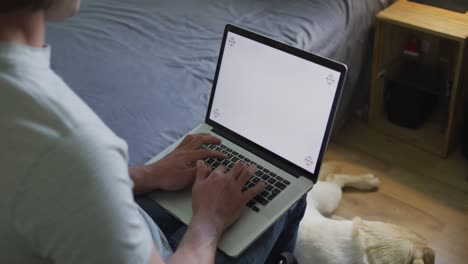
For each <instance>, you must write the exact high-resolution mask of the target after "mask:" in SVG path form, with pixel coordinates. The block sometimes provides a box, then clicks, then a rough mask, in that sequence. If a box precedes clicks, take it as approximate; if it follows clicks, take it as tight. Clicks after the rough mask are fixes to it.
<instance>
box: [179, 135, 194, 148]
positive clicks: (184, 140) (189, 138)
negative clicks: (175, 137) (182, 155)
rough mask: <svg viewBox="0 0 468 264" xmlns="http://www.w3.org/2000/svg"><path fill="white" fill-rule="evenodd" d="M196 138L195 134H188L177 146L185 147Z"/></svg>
mask: <svg viewBox="0 0 468 264" xmlns="http://www.w3.org/2000/svg"><path fill="white" fill-rule="evenodd" d="M193 139H194V136H193V135H187V136H185V138H184V139H183V140H182V142H180V144H179V146H177V148H181V147H184V146H186V145H187V144H188V143H189V142H190V141H192V140H193Z"/></svg>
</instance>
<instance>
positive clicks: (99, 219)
mask: <svg viewBox="0 0 468 264" xmlns="http://www.w3.org/2000/svg"><path fill="white" fill-rule="evenodd" d="M78 7H79V0H4V1H2V2H1V3H0V133H1V137H0V169H1V174H0V211H1V214H0V238H1V239H0V248H1V250H0V263H144V264H146V263H164V262H167V263H213V262H214V260H215V256H216V255H217V256H216V258H217V261H219V262H237V261H241V262H242V261H245V262H247V261H256V262H264V261H265V260H266V258H267V256H268V254H269V253H270V251H271V252H278V251H279V250H282V249H285V248H286V249H293V248H294V242H295V239H296V235H297V225H298V223H299V221H300V219H301V217H302V214H303V211H304V205H303V204H302V206H301V207H299V209H298V210H295V211H291V212H289V213H288V214H287V215H286V216H284V217H283V218H282V219H280V221H278V224H276V225H275V226H274V227H273V228H272V229H271V230H270V231H268V232H267V233H266V234H265V235H264V236H263V237H262V238H260V240H259V241H257V242H256V244H257V246H255V245H254V246H253V247H251V248H250V249H248V250H247V251H248V252H247V253H246V254H244V255H243V256H241V257H240V259H237V260H233V259H229V258H227V257H226V256H223V255H222V254H221V253H219V252H218V253H217V252H216V247H217V243H218V242H219V239H220V237H221V235H222V233H223V231H224V230H225V229H226V228H227V227H228V226H230V225H231V224H232V223H233V222H234V221H235V220H236V219H237V218H238V217H239V215H240V212H241V210H242V208H243V207H244V205H245V203H246V202H247V201H248V200H250V199H251V198H252V197H254V196H255V195H257V194H258V193H260V192H261V191H262V190H263V188H264V186H262V185H261V184H258V185H257V186H255V187H253V188H251V189H250V190H248V191H246V192H241V187H242V186H243V184H244V183H245V182H246V181H247V180H248V178H249V177H250V176H251V174H252V173H254V172H255V167H254V166H248V167H247V166H246V165H244V164H242V163H238V164H236V165H235V166H234V168H233V169H232V170H230V171H229V172H226V171H225V168H224V167H222V166H221V167H218V168H216V169H215V170H214V171H213V172H210V170H209V169H208V167H207V166H206V165H205V164H204V162H203V161H201V160H203V159H205V158H208V157H215V158H223V157H224V155H223V154H222V153H220V152H215V151H211V150H201V149H200V147H201V146H202V145H203V144H216V143H219V142H220V140H219V139H217V138H214V137H212V136H210V135H205V134H200V135H191V136H188V137H186V138H185V139H184V140H183V141H182V143H181V144H180V145H179V146H178V147H177V149H175V150H174V151H173V152H172V153H171V154H170V155H168V156H167V157H165V158H164V159H162V160H161V161H159V162H157V163H155V164H151V165H147V166H140V167H132V168H128V167H127V146H126V144H125V142H123V141H122V140H121V139H119V138H118V137H117V136H116V135H115V134H114V133H113V132H112V131H111V130H110V129H109V128H107V127H106V126H105V125H104V123H103V122H102V121H101V120H100V119H99V118H98V117H97V116H96V115H95V114H94V113H93V112H92V110H91V109H89V107H88V106H87V105H86V104H85V103H84V102H82V101H81V100H80V99H79V98H78V97H77V96H76V95H75V94H74V93H73V92H72V91H71V89H70V88H69V87H68V86H67V85H66V84H65V83H64V82H63V81H62V80H61V79H60V78H59V77H58V76H56V74H55V73H54V72H53V71H52V70H51V69H50V47H48V46H46V45H45V44H44V43H45V20H46V19H49V20H63V19H65V18H66V17H68V16H71V15H73V14H74V13H75V12H76V11H77V10H78ZM194 164H196V166H195V167H193V166H192V165H194ZM192 184H193V187H192V189H193V218H192V221H191V223H190V225H189V226H188V228H178V230H174V232H175V233H177V232H179V233H181V232H182V234H181V235H180V239H178V240H177V241H176V242H175V245H173V246H172V247H173V248H177V250H176V251H175V252H172V250H173V248H171V246H170V245H169V244H170V242H169V241H168V240H167V239H166V236H165V234H163V233H162V232H160V230H159V229H158V227H157V226H156V225H155V223H154V222H153V221H152V220H151V219H150V218H149V217H148V215H147V214H146V213H145V212H144V211H143V210H141V209H140V208H139V207H138V206H137V204H136V203H135V202H134V195H138V194H143V193H146V192H149V191H153V190H157V189H163V190H179V189H182V188H185V187H187V186H190V185H192ZM143 199H144V198H143ZM146 205H148V203H146ZM148 207H149V208H150V209H149V210H151V207H153V208H156V209H155V210H156V211H158V210H161V209H160V208H158V207H156V206H155V205H154V204H149V206H148ZM151 214H152V217H153V218H154V219H155V220H156V223H158V224H160V223H159V221H163V220H164V219H165V221H174V220H173V219H170V217H169V216H167V213H165V212H159V211H158V212H155V211H152V212H151ZM165 214H166V215H165ZM161 224H162V225H164V224H165V223H161ZM163 229H165V228H163ZM180 230H182V231H180ZM166 231H167V230H166ZM167 232H168V231H167ZM167 232H166V233H167ZM167 235H171V237H172V235H173V234H167ZM171 241H172V240H171ZM172 242H173V243H174V241H172ZM173 243H171V244H173ZM262 243H263V244H262ZM260 245H261V246H260ZM249 252H250V257H249V256H248V254H249ZM253 255H256V256H257V255H258V256H257V257H254V258H252V256H253ZM270 255H271V254H270ZM267 261H270V260H267Z"/></svg>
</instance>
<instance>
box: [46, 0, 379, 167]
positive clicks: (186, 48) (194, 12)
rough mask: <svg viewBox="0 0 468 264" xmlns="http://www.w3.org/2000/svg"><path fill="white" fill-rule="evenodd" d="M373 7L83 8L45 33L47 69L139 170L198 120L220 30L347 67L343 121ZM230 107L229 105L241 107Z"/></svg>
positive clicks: (321, 2) (255, 1)
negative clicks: (237, 29)
mask: <svg viewBox="0 0 468 264" xmlns="http://www.w3.org/2000/svg"><path fill="white" fill-rule="evenodd" d="M382 7H383V5H382V4H381V3H380V2H379V1H378V0H211V1H208V0H194V1H177V0H168V1H161V0H83V1H82V9H81V11H80V12H79V14H78V15H76V16H75V17H74V18H72V19H70V20H68V21H67V22H65V23H60V24H49V25H48V28H47V30H48V40H47V41H48V43H50V44H51V45H52V48H53V56H52V67H53V68H54V70H55V71H56V72H57V73H58V74H59V75H60V76H62V78H63V79H64V80H65V81H66V82H67V83H68V84H69V85H70V86H71V87H72V89H73V90H74V91H75V92H76V93H77V94H78V95H79V96H81V97H82V98H83V99H84V100H85V101H86V102H87V103H88V104H89V105H90V106H91V108H93V109H94V111H95V112H96V113H97V114H98V115H99V116H100V117H101V118H102V119H103V120H104V122H105V123H106V124H107V125H108V126H110V127H111V128H112V129H113V130H114V131H115V132H116V134H117V135H119V136H120V137H122V138H124V139H125V140H126V141H127V142H128V144H129V150H130V163H131V164H141V163H144V162H146V161H147V160H149V159H150V158H151V157H153V156H154V155H156V154H157V153H159V152H160V151H162V150H163V149H164V148H166V147H167V146H168V145H169V144H171V143H172V142H173V141H175V140H176V139H178V138H179V137H180V136H182V135H183V134H185V133H187V132H188V131H189V130H191V129H192V128H194V127H195V126H196V125H198V124H199V123H200V122H202V121H203V120H204V116H205V111H206V107H207V103H208V99H209V98H208V97H209V92H210V90H211V84H212V80H213V75H214V71H215V66H216V61H217V57H218V52H219V47H220V42H221V38H222V33H223V30H224V26H225V24H227V23H232V24H236V25H239V26H243V27H246V28H249V29H252V30H254V31H257V32H260V33H262V34H265V35H268V36H270V37H273V38H276V39H278V40H281V41H284V42H286V43H288V44H291V45H294V46H296V47H299V48H302V49H305V50H308V51H312V52H315V53H318V54H320V55H323V56H326V57H330V58H333V59H335V60H338V61H341V62H344V63H346V64H347V65H348V67H349V70H350V72H349V76H348V80H347V86H346V88H345V90H344V94H343V97H342V101H341V105H340V110H339V113H338V116H337V124H339V123H340V122H342V121H343V120H344V118H345V116H346V115H347V113H349V109H350V108H349V105H350V102H351V100H352V98H353V97H354V96H355V94H356V92H359V91H361V90H362V91H361V93H362V92H364V93H367V91H366V89H367V88H366V87H363V88H360V87H358V86H357V85H356V83H357V80H358V79H359V78H360V77H359V76H360V73H361V71H362V67H363V65H364V62H366V63H367V61H368V59H366V53H367V51H368V49H369V44H368V40H369V36H370V34H369V33H370V28H371V25H372V23H373V21H374V17H375V14H376V13H377V12H378V11H379V10H380V9H382ZM241 104H242V103H240V105H239V106H241Z"/></svg>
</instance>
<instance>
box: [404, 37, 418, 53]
mask: <svg viewBox="0 0 468 264" xmlns="http://www.w3.org/2000/svg"><path fill="white" fill-rule="evenodd" d="M403 54H405V55H409V56H412V57H419V55H421V40H419V39H417V38H412V39H411V40H410V41H408V43H406V46H405V49H404V50H403Z"/></svg>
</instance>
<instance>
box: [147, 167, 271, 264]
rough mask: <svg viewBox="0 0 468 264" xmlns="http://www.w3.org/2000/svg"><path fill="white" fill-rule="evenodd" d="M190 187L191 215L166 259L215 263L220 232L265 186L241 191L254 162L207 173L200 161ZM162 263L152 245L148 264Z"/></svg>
mask: <svg viewBox="0 0 468 264" xmlns="http://www.w3.org/2000/svg"><path fill="white" fill-rule="evenodd" d="M196 170H197V176H196V180H195V184H194V186H193V190H192V208H193V217H192V221H191V222H190V225H189V228H188V230H187V232H186V234H185V236H184V238H183V239H182V242H181V244H180V245H179V247H178V249H177V251H176V252H175V253H174V255H172V256H171V257H170V258H169V259H168V263H171V264H175V263H214V259H215V253H216V247H217V245H218V243H219V240H220V239H221V236H222V234H223V232H224V231H225V230H226V228H228V227H229V226H230V225H232V224H233V223H234V222H235V221H236V220H237V218H239V216H240V213H241V211H242V209H243V208H244V207H245V204H246V203H247V202H248V201H249V200H250V199H252V198H253V197H255V195H257V194H259V193H260V192H262V191H263V189H264V188H265V186H264V184H263V183H259V184H257V185H256V186H255V187H252V188H251V189H249V190H247V191H245V192H242V186H244V184H245V183H246V182H247V181H248V180H249V178H250V177H251V175H252V174H253V173H254V172H255V170H256V168H255V166H252V165H250V166H248V167H246V165H245V164H243V163H241V162H239V163H237V164H236V165H235V166H234V167H233V168H232V169H231V170H230V171H229V172H227V173H226V167H224V166H219V167H218V168H216V169H215V170H214V171H213V172H211V173H210V170H209V168H208V167H207V166H206V165H205V163H204V162H203V161H198V162H197V165H196ZM155 263H164V262H163V261H162V259H161V257H160V256H159V255H158V254H157V252H156V251H155V250H154V249H153V253H152V257H151V261H150V264H155Z"/></svg>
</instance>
